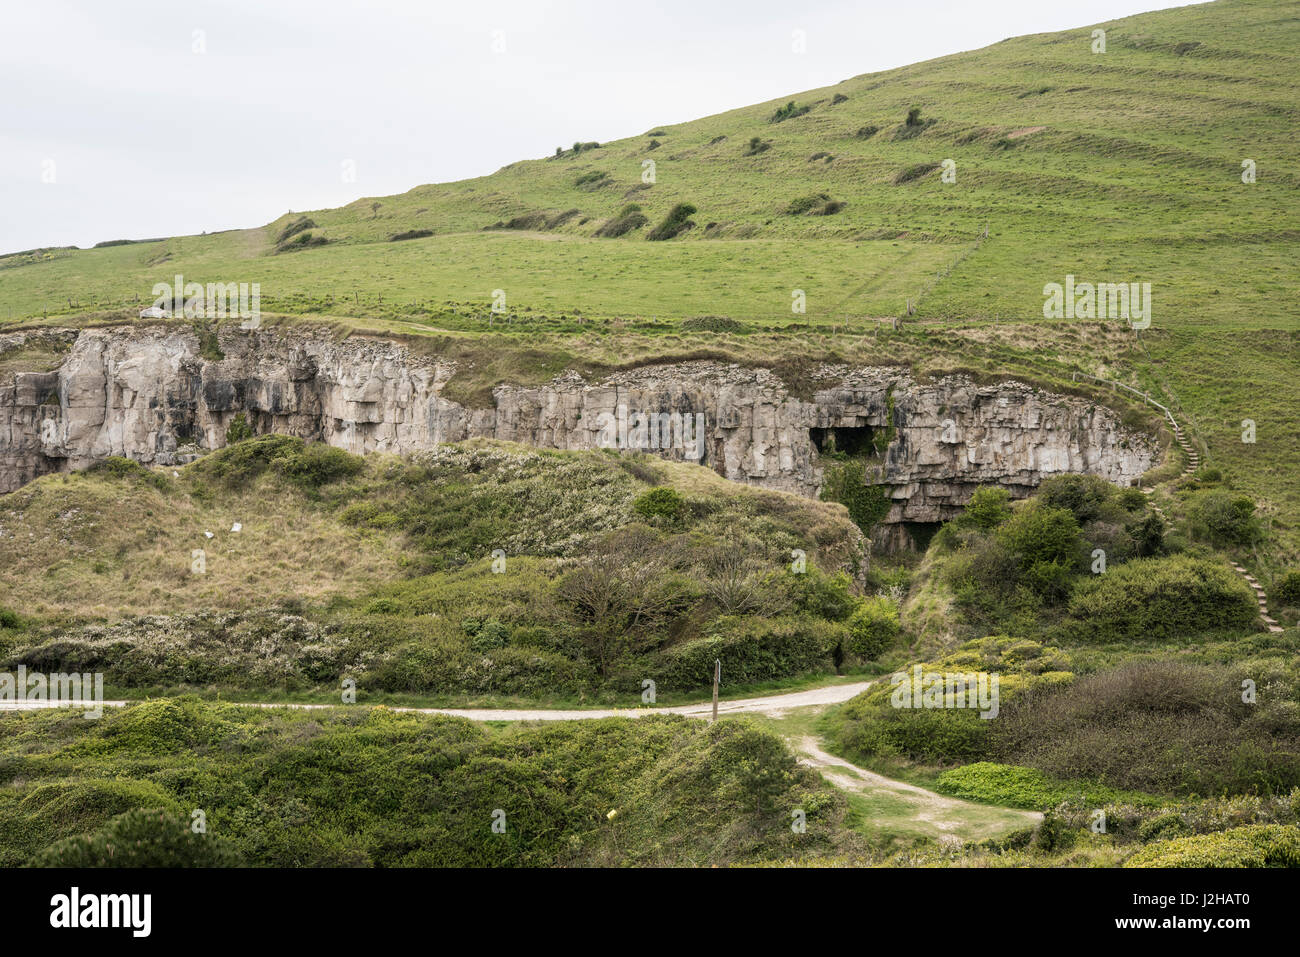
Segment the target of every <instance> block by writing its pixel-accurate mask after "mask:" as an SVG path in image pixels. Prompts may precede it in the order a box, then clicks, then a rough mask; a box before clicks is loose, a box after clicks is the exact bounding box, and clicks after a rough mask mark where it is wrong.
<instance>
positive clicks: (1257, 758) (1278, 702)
mask: <svg viewBox="0 0 1300 957" xmlns="http://www.w3.org/2000/svg"><path fill="white" fill-rule="evenodd" d="M1245 678H1250V679H1251V680H1252V681H1254V682H1256V683H1257V684H1258V686H1259V687H1260V688H1263V687H1265V686H1267V687H1269V688H1270V689H1271V690H1270V691H1269V692H1268V693H1266V694H1260V695H1259V696H1258V700H1257V701H1255V702H1254V703H1247V702H1245V701H1243V693H1242V682H1243V680H1244V679H1245ZM1298 697H1300V683H1298V682H1297V676H1296V673H1295V670H1294V668H1293V667H1292V668H1284V667H1282V666H1280V665H1278V664H1276V663H1268V662H1262V661H1255V662H1250V663H1242V664H1238V665H1234V666H1225V665H1190V664H1185V663H1182V662H1170V661H1143V660H1139V661H1132V662H1127V663H1125V664H1122V665H1120V666H1119V667H1116V668H1113V669H1108V670H1105V671H1101V672H1098V673H1096V674H1092V675H1087V676H1082V677H1078V678H1076V679H1075V680H1074V681H1073V682H1071V683H1068V684H1064V685H1052V684H1049V685H1043V686H1042V687H1040V688H1038V689H1036V690H1035V691H1034V693H1032V694H1027V695H1020V696H1011V697H1009V698H1008V699H1007V701H1006V702H1005V703H1004V706H1003V708H1002V713H1001V714H1000V715H999V716H998V719H997V720H996V721H993V722H990V723H991V724H993V725H996V727H995V729H994V736H993V738H992V739H991V740H990V742H989V745H990V750H989V755H990V757H991V758H992V759H993V760H997V761H1002V762H1005V763H1008V764H1017V765H1026V766H1030V767H1035V768H1038V769H1039V770H1041V771H1043V772H1044V773H1046V774H1048V775H1051V776H1054V777H1058V778H1075V777H1082V778H1088V779H1092V780H1096V781H1101V782H1104V783H1106V784H1107V785H1110V786H1112V787H1119V788H1125V789H1132V790H1137V791H1144V792H1149V793H1154V794H1174V795H1189V794H1221V793H1229V794H1241V793H1258V794H1279V793H1281V794H1285V793H1287V792H1289V791H1290V790H1291V789H1292V788H1294V787H1296V786H1297V785H1300V758H1298V757H1297V755H1300V706H1297V701H1296V699H1297V698H1298Z"/></svg>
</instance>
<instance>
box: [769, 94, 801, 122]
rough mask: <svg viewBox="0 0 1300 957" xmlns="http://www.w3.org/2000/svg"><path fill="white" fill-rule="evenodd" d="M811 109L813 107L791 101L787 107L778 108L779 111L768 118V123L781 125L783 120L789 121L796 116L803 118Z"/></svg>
mask: <svg viewBox="0 0 1300 957" xmlns="http://www.w3.org/2000/svg"><path fill="white" fill-rule="evenodd" d="M811 109H812V107H811V106H808V105H807V104H797V103H795V101H794V100H791V101H790V102H789V103H787V104H786V105H785V106H782V107H778V108H777V111H776V112H775V113H773V114H772V115H771V116H770V117H769V118H768V122H769V123H780V122H781V121H782V120H789V119H793V118H794V117H796V116H803V115H804V114H805V113H807V112H808V111H809V110H811Z"/></svg>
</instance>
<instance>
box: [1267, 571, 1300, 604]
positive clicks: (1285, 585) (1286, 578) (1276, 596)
mask: <svg viewBox="0 0 1300 957" xmlns="http://www.w3.org/2000/svg"><path fill="white" fill-rule="evenodd" d="M1269 597H1270V598H1272V599H1273V600H1274V601H1275V602H1277V604H1279V605H1292V606H1296V605H1300V569H1292V570H1291V571H1289V572H1287V573H1286V574H1285V575H1283V576H1282V577H1281V578H1280V579H1279V580H1278V581H1277V583H1276V584H1274V585H1273V591H1272V594H1271V595H1270V596H1269Z"/></svg>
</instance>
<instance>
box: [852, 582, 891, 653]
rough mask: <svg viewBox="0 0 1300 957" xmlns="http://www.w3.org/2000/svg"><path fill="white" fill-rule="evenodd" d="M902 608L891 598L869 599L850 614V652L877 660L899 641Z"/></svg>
mask: <svg viewBox="0 0 1300 957" xmlns="http://www.w3.org/2000/svg"><path fill="white" fill-rule="evenodd" d="M898 632H899V624H898V608H897V606H896V605H895V604H894V603H893V602H892V601H890V600H889V599H888V598H880V597H876V598H868V599H866V600H865V601H863V602H862V603H861V604H860V605H859V606H858V608H857V610H856V611H854V612H853V614H852V615H851V616H850V617H849V640H848V646H847V649H846V650H847V651H848V652H849V654H851V655H854V656H856V657H857V658H860V659H862V660H863V661H874V660H875V659H877V658H879V657H880V656H881V655H882V654H884V653H885V652H886V651H888V650H889V649H890V648H891V647H893V645H894V642H895V641H897V640H898Z"/></svg>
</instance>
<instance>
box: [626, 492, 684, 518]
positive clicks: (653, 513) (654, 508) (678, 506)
mask: <svg viewBox="0 0 1300 957" xmlns="http://www.w3.org/2000/svg"><path fill="white" fill-rule="evenodd" d="M632 508H633V510H634V511H635V512H636V513H637V514H638V515H640V516H641V517H642V518H644V519H645V520H646V521H648V522H651V523H654V524H657V525H662V526H665V527H668V528H677V527H679V526H680V525H681V524H682V522H683V521H684V520H685V518H686V499H684V498H682V494H681V492H679V491H677V490H676V489H675V488H671V487H669V486H666V485H661V486H659V487H657V488H652V489H650V490H649V491H648V492H644V493H642V494H641V495H638V496H637V498H636V500H635V501H634V502H633V503H632Z"/></svg>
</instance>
